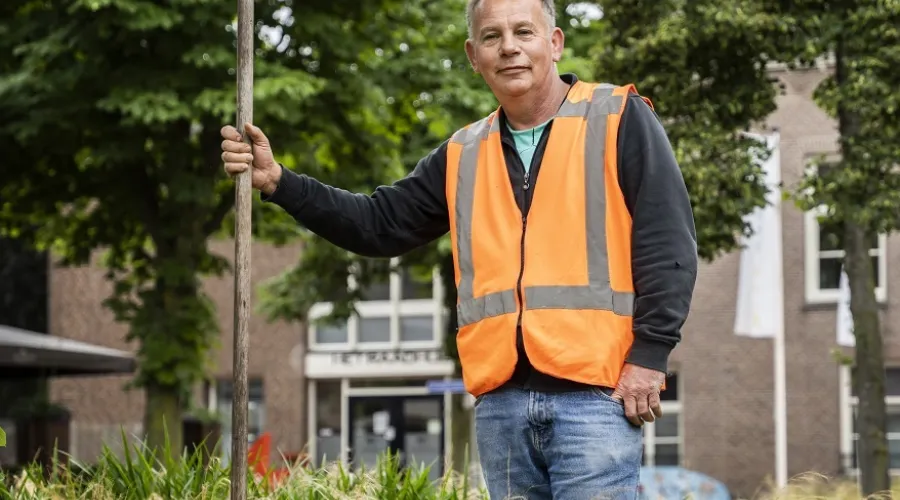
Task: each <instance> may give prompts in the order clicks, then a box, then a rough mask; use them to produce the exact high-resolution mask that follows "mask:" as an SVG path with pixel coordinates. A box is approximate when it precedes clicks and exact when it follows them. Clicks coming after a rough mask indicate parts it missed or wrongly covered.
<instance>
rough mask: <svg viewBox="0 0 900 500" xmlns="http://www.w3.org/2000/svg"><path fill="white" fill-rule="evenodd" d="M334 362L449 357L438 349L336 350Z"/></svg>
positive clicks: (407, 361)
mask: <svg viewBox="0 0 900 500" xmlns="http://www.w3.org/2000/svg"><path fill="white" fill-rule="evenodd" d="M331 359H332V362H333V363H340V364H344V365H355V364H360V363H423V362H424V363H433V362H438V361H446V360H447V359H448V358H447V356H445V355H444V353H443V352H441V351H436V350H419V351H412V350H403V351H362V352H336V353H333V354H332V355H331Z"/></svg>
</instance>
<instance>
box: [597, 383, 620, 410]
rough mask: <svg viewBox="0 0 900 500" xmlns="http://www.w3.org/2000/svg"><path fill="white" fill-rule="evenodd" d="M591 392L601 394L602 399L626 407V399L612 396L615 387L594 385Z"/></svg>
mask: <svg viewBox="0 0 900 500" xmlns="http://www.w3.org/2000/svg"><path fill="white" fill-rule="evenodd" d="M591 392H593V393H594V394H596V395H597V396H599V397H600V399H602V400H604V401H607V402H609V403H615V404H617V405H619V406H621V407H625V402H624V401H622V400H621V399H618V398H614V397H613V396H612V395H613V392H615V390H614V389H610V388H608V387H592V388H591Z"/></svg>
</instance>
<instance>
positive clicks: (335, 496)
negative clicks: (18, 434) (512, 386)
mask: <svg viewBox="0 0 900 500" xmlns="http://www.w3.org/2000/svg"><path fill="white" fill-rule="evenodd" d="M123 441H124V443H125V447H124V449H125V450H126V451H125V453H124V454H123V455H124V456H122V457H119V456H117V455H116V454H115V453H113V452H112V451H111V450H110V449H109V448H108V447H105V446H104V449H103V452H102V453H101V456H100V458H99V460H98V461H97V463H96V464H95V465H92V466H86V465H84V464H81V463H79V462H77V461H75V460H72V459H70V460H69V464H68V465H67V466H63V465H62V464H61V463H60V462H59V461H58V460H57V461H56V462H57V465H56V466H55V467H53V470H52V471H51V472H50V474H49V475H45V474H42V471H41V470H40V468H39V467H38V466H36V465H32V466H30V467H28V468H26V469H25V470H23V471H22V472H21V473H20V474H18V475H17V476H16V477H14V478H9V477H7V478H4V477H3V476H2V474H3V473H2V472H0V499H3V500H5V499H11V500H63V499H65V500H88V499H90V500H113V499H115V500H169V499H171V500H201V499H202V500H213V499H228V498H230V491H231V477H230V470H229V468H228V466H227V464H226V463H224V462H223V461H222V460H221V459H219V458H217V457H213V458H211V459H210V460H209V463H208V464H206V465H205V466H204V457H203V454H202V453H201V452H200V451H195V452H192V453H185V454H183V455H182V456H181V457H180V458H179V459H171V458H168V459H167V458H156V455H155V454H153V453H152V452H150V451H149V450H148V449H146V448H144V447H143V446H142V445H129V444H128V442H127V440H125V437H124V435H123ZM160 456H161V457H170V456H171V455H170V454H162V455H160ZM247 490H248V491H247V496H246V498H247V499H248V500H251V499H267V500H280V499H285V500H287V499H291V500H343V499H348V500H349V499H384V500H387V499H390V500H414V499H415V500H476V499H477V500H480V499H487V498H488V497H487V494H486V493H484V492H483V491H480V490H477V489H475V488H473V487H472V486H471V485H470V484H469V481H468V478H467V477H464V476H461V475H458V474H447V475H446V476H445V477H444V478H443V479H442V480H440V481H431V480H430V479H429V468H428V467H421V468H412V467H407V468H402V469H401V467H400V466H399V461H398V459H397V457H396V456H391V455H384V456H382V457H381V458H380V459H379V460H378V462H377V464H376V465H375V467H373V468H372V469H371V470H363V471H359V472H358V473H354V472H351V471H348V470H347V469H345V468H344V467H342V466H341V465H333V466H329V467H323V468H312V467H309V466H308V464H302V463H300V464H296V465H295V466H293V467H292V468H291V474H290V475H289V477H288V478H287V479H285V480H284V481H281V482H280V483H278V484H274V482H270V481H268V480H266V479H264V478H258V477H254V476H253V474H252V473H248V479H247Z"/></svg>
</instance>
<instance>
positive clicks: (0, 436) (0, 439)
mask: <svg viewBox="0 0 900 500" xmlns="http://www.w3.org/2000/svg"><path fill="white" fill-rule="evenodd" d="M4 446H6V431H4V430H3V427H0V448H2V447H4Z"/></svg>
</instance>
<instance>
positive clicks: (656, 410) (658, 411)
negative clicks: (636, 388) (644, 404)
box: [650, 392, 663, 420]
mask: <svg viewBox="0 0 900 500" xmlns="http://www.w3.org/2000/svg"><path fill="white" fill-rule="evenodd" d="M650 409H651V410H652V411H653V414H654V415H656V420H659V419H660V418H662V416H663V411H662V404H660V402H659V393H658V392H654V393H652V394H650Z"/></svg>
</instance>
